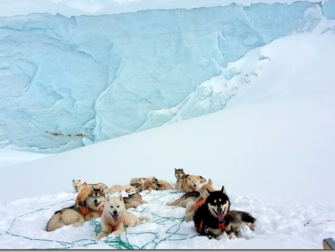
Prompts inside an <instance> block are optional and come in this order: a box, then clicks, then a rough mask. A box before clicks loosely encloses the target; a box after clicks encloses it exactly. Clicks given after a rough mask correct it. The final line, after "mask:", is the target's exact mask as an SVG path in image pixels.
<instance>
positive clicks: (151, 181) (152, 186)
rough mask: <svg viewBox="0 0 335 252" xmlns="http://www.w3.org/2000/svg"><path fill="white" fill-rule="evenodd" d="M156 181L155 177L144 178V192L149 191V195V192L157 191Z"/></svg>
mask: <svg viewBox="0 0 335 252" xmlns="http://www.w3.org/2000/svg"><path fill="white" fill-rule="evenodd" d="M157 183H158V180H157V179H156V178H155V177H149V178H146V180H145V181H144V190H149V193H151V190H158V185H157Z"/></svg>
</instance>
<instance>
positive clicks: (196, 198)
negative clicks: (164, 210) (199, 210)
mask: <svg viewBox="0 0 335 252" xmlns="http://www.w3.org/2000/svg"><path fill="white" fill-rule="evenodd" d="M206 189H208V190H209V191H211V192H214V191H215V189H214V187H213V183H212V180H211V179H209V180H208V183H207V184H203V185H202V186H201V187H200V188H199V189H198V190H196V191H194V192H188V193H185V194H184V195H183V196H181V197H180V198H179V199H177V200H175V201H173V202H171V203H168V204H167V205H168V206H176V207H186V206H187V205H188V203H192V204H191V205H193V206H190V207H189V208H190V210H192V209H193V208H194V206H195V205H196V204H197V203H198V202H200V201H201V200H203V199H205V198H207V197H208V192H207V190H206ZM186 212H187V211H186ZM189 214H190V213H189ZM186 216H188V215H186ZM188 219H189V218H187V219H186V221H188Z"/></svg>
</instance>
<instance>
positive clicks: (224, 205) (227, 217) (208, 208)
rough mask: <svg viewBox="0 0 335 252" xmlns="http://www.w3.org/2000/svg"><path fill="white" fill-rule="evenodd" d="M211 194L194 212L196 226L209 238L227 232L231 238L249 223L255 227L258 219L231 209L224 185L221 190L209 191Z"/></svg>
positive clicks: (198, 230)
mask: <svg viewBox="0 0 335 252" xmlns="http://www.w3.org/2000/svg"><path fill="white" fill-rule="evenodd" d="M208 194H209V196H208V197H207V199H205V200H204V202H203V203H202V204H199V205H198V206H197V207H196V208H195V209H194V212H193V221H194V227H195V229H196V230H197V232H199V233H200V234H202V235H206V236H208V238H209V239H211V238H217V237H218V236H219V235H221V234H222V233H224V232H226V233H227V235H228V236H229V237H230V238H233V237H235V235H238V231H239V230H238V229H239V228H240V227H241V226H243V225H248V226H249V227H252V228H250V229H251V230H253V229H254V227H255V225H254V223H255V221H256V219H255V218H254V217H252V216H251V214H249V213H247V212H243V211H231V210H230V200H229V198H228V196H227V194H226V193H225V190H224V187H223V186H222V189H221V191H214V192H210V191H208Z"/></svg>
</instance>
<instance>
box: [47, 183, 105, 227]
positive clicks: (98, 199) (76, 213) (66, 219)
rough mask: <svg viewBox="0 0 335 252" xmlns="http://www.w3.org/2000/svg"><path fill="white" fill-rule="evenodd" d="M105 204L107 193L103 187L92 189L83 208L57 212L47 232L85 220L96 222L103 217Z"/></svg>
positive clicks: (75, 207)
mask: <svg viewBox="0 0 335 252" xmlns="http://www.w3.org/2000/svg"><path fill="white" fill-rule="evenodd" d="M104 204H105V193H104V189H103V187H101V188H100V189H95V188H93V187H90V194H89V195H88V197H87V198H86V200H85V201H84V202H83V204H82V206H80V207H77V206H71V207H67V208H63V209H61V210H59V211H56V212H55V213H54V215H53V216H52V217H51V219H50V220H49V222H48V224H47V226H46V231H48V232H50V231H54V230H56V229H58V228H61V227H63V226H66V225H71V224H74V223H76V222H77V223H79V224H80V222H83V221H84V220H94V219H96V218H98V217H99V216H101V213H102V210H103V206H104Z"/></svg>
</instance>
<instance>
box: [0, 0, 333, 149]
mask: <svg viewBox="0 0 335 252" xmlns="http://www.w3.org/2000/svg"><path fill="white" fill-rule="evenodd" d="M330 3H334V1H328V5H329V6H330V7H332V5H331V4H330ZM325 7H326V6H323V5H322V3H321V2H320V3H310V2H296V3H293V4H291V5H287V4H263V3H259V4H252V5H250V6H242V5H237V4H231V5H229V6H226V7H213V8H198V9H191V10H184V9H176V10H147V11H140V12H137V13H129V14H117V15H100V16H78V17H71V18H67V17H64V16H61V15H50V14H30V15H27V16H14V17H3V18H0V147H6V146H11V147H13V148H14V147H15V148H19V149H24V150H30V151H36V152H45V153H57V152H61V151H65V150H69V149H73V148H77V147H81V146H84V145H87V144H91V143H95V142H99V141H103V140H107V139H111V138H115V137H119V136H122V135H126V134H130V133H133V132H136V131H140V130H144V129H149V128H152V127H156V126H160V125H163V124H164V123H166V122H168V121H170V122H173V120H171V119H172V118H173V117H174V116H175V115H176V114H178V111H179V110H181V108H183V111H184V114H185V115H184V116H183V117H182V118H183V119H188V118H192V117H195V116H199V115H203V114H207V113H211V112H215V111H217V110H219V109H222V108H223V107H224V104H225V103H226V101H227V100H228V99H229V98H230V96H227V97H222V96H215V95H212V93H211V94H207V93H208V88H203V85H202V83H205V82H206V81H208V80H209V79H211V78H213V77H215V76H221V77H220V78H222V76H224V78H225V79H226V80H229V79H231V78H232V77H233V76H234V75H236V73H235V72H232V69H230V68H229V65H228V63H229V62H235V61H237V60H239V59H240V58H242V57H243V56H244V55H245V54H246V53H247V52H248V51H250V50H252V49H254V48H256V47H260V46H263V45H265V44H268V43H270V42H271V41H273V40H274V39H276V38H280V37H282V36H287V35H290V34H294V33H301V32H309V31H311V30H312V29H313V28H314V27H316V25H317V24H318V23H319V21H320V19H321V16H322V13H326V12H327V11H325ZM320 13H321V14H320ZM329 17H331V15H330V16H329ZM259 57H260V58H261V57H263V56H262V55H259ZM264 59H265V58H264ZM194 92H197V94H196V95H193V94H194ZM190 95H191V96H192V97H193V98H192V103H193V105H191V108H192V109H189V110H187V109H185V104H189V102H188V101H189V100H190V99H189V97H190ZM209 95H211V101H210V102H209V103H210V104H209V105H208V104H207V105H206V106H200V109H199V106H198V108H197V106H195V105H196V103H198V102H200V101H201V100H204V99H205V98H206V97H208V96H209ZM194 97H195V98H194ZM213 97H214V98H213ZM222 99H223V100H224V99H226V100H224V101H223V102H222ZM207 103H208V101H207ZM215 104H218V105H215ZM187 106H189V105H187ZM187 106H186V107H187ZM194 108H197V109H194ZM185 111H186V112H185ZM186 114H187V115H186Z"/></svg>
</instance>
